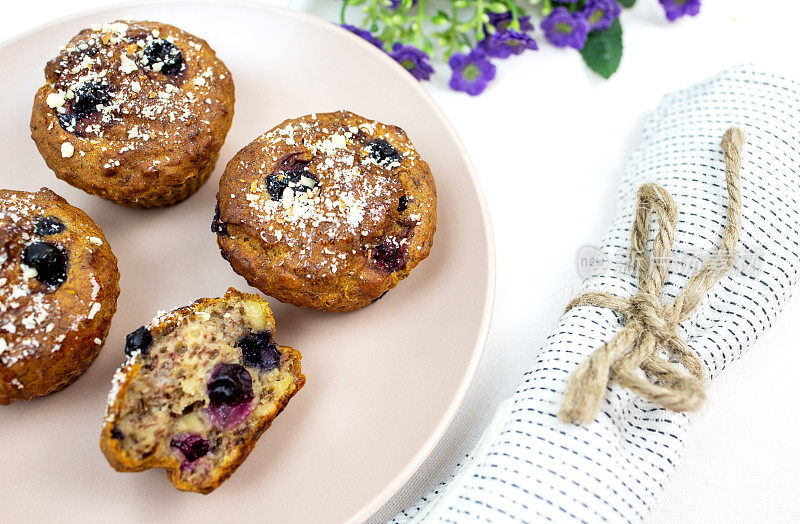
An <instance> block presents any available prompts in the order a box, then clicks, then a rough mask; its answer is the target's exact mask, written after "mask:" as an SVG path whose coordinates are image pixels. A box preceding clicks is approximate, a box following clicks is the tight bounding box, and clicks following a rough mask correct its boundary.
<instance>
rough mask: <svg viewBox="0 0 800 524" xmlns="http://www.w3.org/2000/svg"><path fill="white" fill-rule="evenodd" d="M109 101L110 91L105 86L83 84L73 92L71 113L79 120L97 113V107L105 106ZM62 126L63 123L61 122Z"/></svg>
mask: <svg viewBox="0 0 800 524" xmlns="http://www.w3.org/2000/svg"><path fill="white" fill-rule="evenodd" d="M109 101H111V91H110V89H109V87H108V85H106V84H99V83H96V82H84V83H83V84H81V86H80V87H79V88H78V89H76V90H75V98H74V99H73V100H72V112H73V113H74V114H75V117H76V118H78V119H81V118H83V117H85V116H88V115H90V114H92V113H94V112H95V111H97V106H98V105H102V106H104V105H106V104H108V102H109ZM62 124H63V121H62Z"/></svg>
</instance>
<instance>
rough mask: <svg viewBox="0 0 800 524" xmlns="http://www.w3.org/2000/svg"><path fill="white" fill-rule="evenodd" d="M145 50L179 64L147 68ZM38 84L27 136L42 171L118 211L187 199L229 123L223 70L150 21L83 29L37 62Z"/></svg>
mask: <svg viewBox="0 0 800 524" xmlns="http://www.w3.org/2000/svg"><path fill="white" fill-rule="evenodd" d="M165 42H166V43H165ZM154 45H155V46H161V47H159V48H158V49H159V50H161V51H162V52H164V51H163V50H164V49H167V48H169V49H174V48H173V47H168V46H177V48H178V49H179V50H180V62H179V63H178V62H176V61H177V60H178V59H177V58H175V57H174V56H170V55H167V58H166V60H173V62H169V65H167V66H165V65H164V64H166V63H167V62H163V61H162V62H159V61H152V60H151V59H150V58H148V57H152V56H153V53H154V51H152V49H154V47H153V46H154ZM175 56H177V55H175ZM155 69H158V70H155ZM173 69H174V70H173ZM165 71H169V73H167V72H165ZM45 79H46V83H45V85H44V86H42V87H41V88H40V89H39V91H38V92H37V93H36V97H35V99H34V104H33V112H32V115H31V137H32V138H33V140H34V141H35V142H36V146H37V147H38V148H39V152H40V153H41V154H42V157H44V160H45V162H46V163H47V166H48V167H49V168H50V169H52V170H53V171H54V172H55V174H56V176H57V177H58V178H60V179H62V180H64V181H65V182H67V183H69V184H71V185H73V186H75V187H78V188H80V189H82V190H84V191H86V192H88V193H91V194H95V195H98V196H100V197H102V198H105V199H107V200H111V201H113V202H116V203H118V204H121V205H124V206H128V207H137V208H146V207H158V206H168V205H172V204H175V203H177V202H180V201H181V200H183V199H185V198H187V197H189V196H190V195H191V194H192V193H194V192H195V191H196V190H197V189H198V188H199V187H200V186H201V185H202V184H203V183H204V182H205V181H206V180H207V179H208V177H209V175H210V174H211V172H212V171H213V169H214V165H215V164H216V161H217V157H218V155H219V150H220V148H221V147H222V144H223V143H224V141H225V137H226V135H227V133H228V130H229V129H230V126H231V121H232V119H233V106H234V85H233V79H232V77H231V74H230V71H228V69H227V68H226V67H225V64H223V63H222V61H221V60H219V59H218V58H217V57H216V54H215V53H214V51H213V50H212V49H211V48H210V47H209V46H208V44H207V43H206V41H205V40H203V39H201V38H197V37H195V36H193V35H191V34H189V33H186V32H185V31H182V30H180V29H178V28H176V27H173V26H170V25H167V24H162V23H158V22H134V21H125V22H123V21H117V22H113V23H110V24H103V25H102V26H93V27H92V28H88V29H84V30H83V31H81V32H80V33H78V34H77V35H76V36H75V37H74V38H72V40H70V42H69V43H68V44H67V46H66V47H65V48H64V49H63V50H62V51H61V52H60V53H59V54H58V56H56V57H55V58H53V59H52V60H50V61H49V62H48V63H47V66H46V68H45ZM93 102H99V105H95V104H93ZM98 108H99V110H98Z"/></svg>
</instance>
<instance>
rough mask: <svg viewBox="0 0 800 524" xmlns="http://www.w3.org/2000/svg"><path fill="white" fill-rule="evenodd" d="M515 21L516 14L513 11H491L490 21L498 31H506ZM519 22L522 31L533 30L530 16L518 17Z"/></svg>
mask: <svg viewBox="0 0 800 524" xmlns="http://www.w3.org/2000/svg"><path fill="white" fill-rule="evenodd" d="M513 21H514V15H512V14H511V11H506V12H505V13H489V23H490V24H492V25H493V26H494V27H495V29H497V30H498V31H505V30H506V29H508V26H509V25H510V24H511V22H513ZM517 21H518V22H519V30H520V32H522V33H528V32H530V31H533V24H532V23H531V17H530V16H520V17H519V18H517Z"/></svg>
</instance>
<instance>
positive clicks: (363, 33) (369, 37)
mask: <svg viewBox="0 0 800 524" xmlns="http://www.w3.org/2000/svg"><path fill="white" fill-rule="evenodd" d="M342 28H344V29H347V30H348V31H350V32H351V33H353V34H354V35H358V36H360V37H361V38H363V39H364V40H366V41H367V42H369V43H370V44H372V45H374V46H375V47H377V48H378V49H383V42H381V40H380V38H378V37H377V36H375V35H373V34H372V33H370V32H369V31H367V30H365V29H359V28H357V27H356V26H354V25H348V24H342Z"/></svg>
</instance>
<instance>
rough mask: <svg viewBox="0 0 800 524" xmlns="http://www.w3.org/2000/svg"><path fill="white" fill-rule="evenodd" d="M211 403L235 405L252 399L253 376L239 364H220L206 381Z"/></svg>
mask: <svg viewBox="0 0 800 524" xmlns="http://www.w3.org/2000/svg"><path fill="white" fill-rule="evenodd" d="M208 398H209V399H211V404H212V405H214V404H217V405H219V404H225V405H227V406H237V405H239V404H244V403H245V402H249V401H250V400H252V399H253V378H252V377H251V376H250V373H249V372H248V371H247V370H246V369H245V368H244V367H242V366H240V365H239V364H220V365H218V366H217V367H216V368H215V369H214V371H213V372H212V373H211V380H209V381H208Z"/></svg>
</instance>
